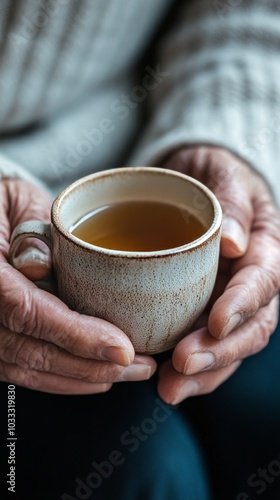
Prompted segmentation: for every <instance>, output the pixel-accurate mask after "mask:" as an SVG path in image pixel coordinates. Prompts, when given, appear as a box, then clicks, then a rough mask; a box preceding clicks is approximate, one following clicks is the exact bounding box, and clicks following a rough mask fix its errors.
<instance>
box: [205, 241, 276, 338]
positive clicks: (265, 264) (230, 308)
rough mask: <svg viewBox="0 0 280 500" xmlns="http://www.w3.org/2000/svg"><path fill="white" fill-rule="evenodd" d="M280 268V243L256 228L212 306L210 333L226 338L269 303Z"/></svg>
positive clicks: (274, 290) (209, 322)
mask: <svg viewBox="0 0 280 500" xmlns="http://www.w3.org/2000/svg"><path fill="white" fill-rule="evenodd" d="M264 245H265V247H264ZM268 249H269V250H268ZM279 269H280V245H279V244H278V243H277V241H276V240H275V238H274V237H272V236H270V235H267V234H266V235H265V234H261V233H259V232H253V233H252V236H251V240H250V244H249V248H248V250H247V252H246V255H245V256H244V257H242V258H241V259H239V260H238V261H236V263H235V264H234V266H233V267H232V272H233V277H232V278H231V279H230V280H229V282H228V284H227V286H226V288H225V291H224V293H223V294H222V295H221V297H219V298H218V300H217V301H216V302H215V304H214V305H213V307H212V310H211V312H210V315H209V321H208V328H209V331H210V333H211V334H212V335H213V336H214V337H216V338H224V337H225V336H226V335H228V334H229V333H230V332H231V331H233V330H234V329H235V328H236V327H238V326H239V325H241V324H242V323H244V322H245V321H246V320H247V319H248V318H250V317H252V316H254V315H255V314H256V312H257V311H258V310H259V309H260V308H261V307H263V306H265V305H266V304H268V303H269V301H270V300H271V299H272V298H273V297H274V296H275V295H276V294H277V293H278V291H279V287H280V273H279V271H278V270H279Z"/></svg>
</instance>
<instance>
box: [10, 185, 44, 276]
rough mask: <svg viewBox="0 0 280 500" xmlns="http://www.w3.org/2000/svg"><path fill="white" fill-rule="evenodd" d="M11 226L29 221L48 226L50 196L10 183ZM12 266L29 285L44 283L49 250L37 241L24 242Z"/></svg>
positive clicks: (35, 188) (34, 239)
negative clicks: (44, 223)
mask: <svg viewBox="0 0 280 500" xmlns="http://www.w3.org/2000/svg"><path fill="white" fill-rule="evenodd" d="M12 188H13V194H12V196H11V198H10V199H11V212H10V217H9V218H10V226H11V229H12V230H13V229H14V228H15V227H16V226H17V225H18V224H21V223H22V222H26V221H30V220H39V221H42V222H50V211H51V204H52V200H51V198H50V196H49V195H48V194H47V193H46V192H44V191H43V190H41V189H40V188H37V187H35V186H31V185H30V184H28V183H26V182H24V181H18V182H17V183H16V184H15V183H13V186H12ZM14 266H15V267H16V269H18V270H19V271H20V272H21V273H22V274H23V275H24V276H26V277H27V278H28V279H30V280H32V281H39V280H42V279H44V278H45V277H46V276H47V275H48V274H49V272H50V270H51V253H50V250H49V248H48V246H47V245H46V244H45V243H44V242H43V241H40V240H39V239H37V238H27V239H25V240H24V241H23V242H22V243H21V244H20V246H19V248H18V251H17V254H16V257H15V258H14Z"/></svg>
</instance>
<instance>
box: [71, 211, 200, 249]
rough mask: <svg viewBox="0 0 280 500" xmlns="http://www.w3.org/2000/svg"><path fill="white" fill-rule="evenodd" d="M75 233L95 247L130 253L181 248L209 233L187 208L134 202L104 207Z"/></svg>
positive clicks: (76, 227) (76, 225)
mask: <svg viewBox="0 0 280 500" xmlns="http://www.w3.org/2000/svg"><path fill="white" fill-rule="evenodd" d="M71 232H72V233H73V235H74V236H76V237H77V238H79V239H81V240H84V241H86V242H87V243H90V244H92V245H96V246H99V247H103V248H108V249H113V250H123V251H127V252H152V251H158V250H167V249H170V248H176V247H180V246H182V245H185V244H187V243H190V242H191V241H194V240H196V239H197V238H199V237H200V236H202V235H203V234H204V233H205V232H206V228H205V227H204V226H203V224H202V223H201V222H200V221H199V220H198V219H197V218H196V217H195V216H194V215H192V214H190V213H189V212H188V210H186V209H185V208H183V209H182V208H180V207H178V206H176V205H169V204H167V203H161V202H153V201H131V202H122V203H115V204H112V205H106V206H103V207H100V208H98V209H96V210H94V211H93V212H91V213H89V214H87V215H86V216H85V217H83V218H82V219H80V221H78V222H77V223H76V224H75V225H74V226H73V227H72V228H71Z"/></svg>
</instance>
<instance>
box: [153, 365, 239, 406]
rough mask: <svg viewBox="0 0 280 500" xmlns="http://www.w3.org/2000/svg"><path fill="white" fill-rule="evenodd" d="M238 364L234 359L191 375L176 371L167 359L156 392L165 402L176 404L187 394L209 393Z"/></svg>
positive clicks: (227, 376)
mask: <svg viewBox="0 0 280 500" xmlns="http://www.w3.org/2000/svg"><path fill="white" fill-rule="evenodd" d="M239 366H240V361H236V362H235V363H233V364H232V365H230V366H227V367H226V368H220V369H218V370H214V371H212V372H208V371H207V372H202V373H199V374H196V375H193V376H185V375H181V374H180V373H178V372H177V371H176V370H175V369H174V367H173V366H172V363H171V361H168V362H167V363H166V364H165V366H163V367H162V369H161V370H160V373H159V376H160V378H159V382H158V394H159V396H160V397H161V399H163V401H165V402H166V403H169V404H172V405H176V404H179V403H181V402H182V401H183V400H184V399H186V398H188V397H189V396H199V395H202V394H209V393H210V392H213V391H214V390H215V389H216V388H217V387H219V386H220V385H221V384H222V383H223V382H225V381H226V380H227V379H228V378H229V377H230V376H231V375H232V374H233V373H234V372H235V371H236V370H237V368H238V367H239Z"/></svg>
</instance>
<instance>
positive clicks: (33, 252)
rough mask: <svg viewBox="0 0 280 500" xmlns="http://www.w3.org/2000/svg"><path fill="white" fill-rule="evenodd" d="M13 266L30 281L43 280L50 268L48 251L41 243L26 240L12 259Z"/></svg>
mask: <svg viewBox="0 0 280 500" xmlns="http://www.w3.org/2000/svg"><path fill="white" fill-rule="evenodd" d="M13 265H14V267H15V268H16V269H18V270H19V271H20V272H21V273H22V274H23V275H24V276H26V277H27V278H28V279H30V280H31V281H40V280H43V279H44V278H46V276H48V274H49V273H50V270H51V267H52V260H51V253H50V250H49V248H48V247H47V245H45V244H44V243H43V242H42V241H40V240H38V239H35V238H27V240H25V241H24V246H23V245H22V246H20V249H19V253H18V254H17V255H16V257H14V261H13Z"/></svg>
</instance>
